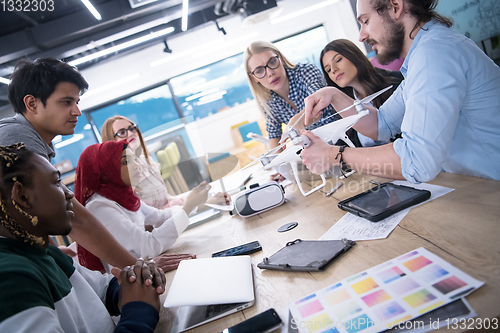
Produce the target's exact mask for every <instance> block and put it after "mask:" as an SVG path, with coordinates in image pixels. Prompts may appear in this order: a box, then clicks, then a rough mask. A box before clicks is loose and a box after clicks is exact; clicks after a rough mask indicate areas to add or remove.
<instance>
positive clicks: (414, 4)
mask: <svg viewBox="0 0 500 333" xmlns="http://www.w3.org/2000/svg"><path fill="white" fill-rule="evenodd" d="M437 2H438V1H437V0H425V1H422V0H358V3H357V11H358V21H359V23H360V24H361V31H360V38H359V39H360V41H366V42H367V43H368V44H370V45H372V46H373V49H374V51H375V52H376V55H377V60H378V61H379V62H380V63H382V64H387V63H389V62H391V61H392V60H394V59H397V58H399V57H405V61H404V63H403V65H402V67H401V72H402V74H403V76H404V77H405V80H404V81H403V82H402V83H401V85H400V86H399V87H398V89H397V90H396V92H395V93H394V94H393V95H392V96H391V97H390V98H389V99H388V100H387V101H386V102H385V103H384V104H383V105H382V106H381V107H380V109H379V110H376V109H375V108H373V107H370V106H366V108H367V109H368V110H369V111H370V114H369V115H367V116H365V117H363V118H361V120H360V121H359V122H358V123H357V124H356V125H355V126H354V128H355V129H356V130H357V131H358V132H360V133H362V134H364V135H366V136H369V137H371V138H372V139H374V140H388V139H389V138H391V137H394V135H395V134H397V133H399V132H401V133H402V138H400V139H396V140H395V141H394V142H392V143H389V144H386V145H383V146H379V147H372V148H345V149H344V148H340V147H338V146H329V145H327V144H326V143H324V142H323V141H322V140H321V139H320V138H318V137H317V136H315V135H314V134H312V133H311V132H305V135H307V136H308V137H309V138H310V139H311V141H312V145H311V146H310V147H309V148H307V149H304V150H303V152H302V158H303V162H304V164H305V165H306V166H307V167H308V168H309V169H310V170H312V171H313V172H315V173H322V172H324V171H325V170H327V169H329V168H330V167H332V166H333V165H338V164H339V163H340V161H341V160H342V162H345V163H346V164H347V165H348V166H349V167H351V168H352V169H354V170H357V171H361V172H364V173H369V174H372V175H377V176H381V177H386V178H394V179H406V180H408V181H410V182H413V183H418V182H426V181H429V180H432V179H433V178H434V177H436V175H437V174H438V173H439V172H441V171H447V172H453V173H460V174H465V175H471V176H477V177H484V178H490V179H496V180H500V68H499V67H498V66H497V65H496V64H495V63H494V62H493V61H492V60H491V59H490V58H489V57H488V56H486V55H485V54H484V52H482V51H481V50H480V49H479V48H478V47H477V45H476V44H475V43H474V42H473V41H472V40H470V39H468V38H467V37H465V36H463V35H461V34H459V33H457V32H454V31H453V30H452V29H451V26H452V22H451V21H450V20H449V19H447V18H445V17H443V16H441V15H439V14H437V13H436V12H435V11H434V9H435V7H436V5H437ZM352 103H353V100H352V99H351V98H349V97H348V96H346V95H345V94H343V93H341V92H340V91H338V90H336V89H335V88H332V87H327V88H323V89H321V90H319V91H317V92H316V93H315V94H313V95H311V96H309V97H308V98H306V100H305V105H306V116H305V123H306V124H308V123H309V122H310V119H312V118H313V117H315V116H317V114H318V113H319V112H320V110H321V109H323V108H324V107H325V105H328V104H332V105H333V107H334V108H335V109H336V110H341V109H343V108H345V107H347V106H349V105H351V104H352ZM354 114H356V111H355V109H354V108H352V109H351V110H349V111H347V112H344V113H342V114H341V115H342V116H343V117H347V116H350V115H354ZM339 152H340V153H339Z"/></svg>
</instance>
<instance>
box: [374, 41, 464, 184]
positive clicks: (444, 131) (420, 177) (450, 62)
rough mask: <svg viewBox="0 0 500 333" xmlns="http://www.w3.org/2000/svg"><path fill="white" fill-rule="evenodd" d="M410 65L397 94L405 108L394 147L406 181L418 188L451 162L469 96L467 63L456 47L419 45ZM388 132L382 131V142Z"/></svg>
mask: <svg viewBox="0 0 500 333" xmlns="http://www.w3.org/2000/svg"><path fill="white" fill-rule="evenodd" d="M409 60H410V64H411V65H410V66H409V67H408V73H407V76H406V79H405V84H404V89H403V90H401V91H400V89H398V91H400V94H401V95H402V97H403V98H402V100H403V101H404V106H405V113H404V118H403V120H402V123H401V132H402V136H403V137H402V139H398V140H396V141H395V142H394V150H395V152H396V154H397V155H398V156H399V157H400V159H401V168H402V173H403V177H404V178H406V179H407V180H408V181H410V182H413V183H418V182H426V181H429V180H432V179H433V178H434V177H435V176H436V175H437V174H438V173H439V172H440V171H441V168H442V165H443V162H444V161H445V160H446V158H447V154H448V149H449V147H450V145H451V142H452V139H453V136H454V134H455V129H456V127H457V123H458V117H459V113H460V110H461V108H462V105H463V101H464V98H465V94H466V89H467V77H466V76H467V68H468V64H467V61H466V60H465V59H464V57H463V56H462V55H461V54H460V52H456V50H455V49H454V46H453V45H450V44H443V43H433V42H428V43H425V44H422V45H419V46H418V47H417V48H416V49H415V50H414V52H413V53H412V54H411V59H409ZM396 99H397V100H396V101H395V103H398V104H399V103H400V102H399V96H397V97H396ZM398 106H399V105H398ZM380 119H381V118H380V117H379V122H380ZM382 121H385V120H384V119H383V120H382ZM381 127H384V126H383V124H379V131H380V128H381ZM389 128H390V126H389ZM386 133H387V132H385V130H382V132H379V139H380V135H386Z"/></svg>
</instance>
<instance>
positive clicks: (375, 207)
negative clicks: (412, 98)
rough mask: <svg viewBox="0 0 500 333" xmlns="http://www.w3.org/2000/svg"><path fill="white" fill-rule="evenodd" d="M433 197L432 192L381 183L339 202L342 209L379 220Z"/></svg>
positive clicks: (372, 219) (375, 220) (369, 218)
mask: <svg viewBox="0 0 500 333" xmlns="http://www.w3.org/2000/svg"><path fill="white" fill-rule="evenodd" d="M430 197H431V192H430V191H427V190H419V189H416V188H413V187H409V186H403V185H396V184H392V183H384V184H380V185H378V186H377V187H374V188H372V189H370V190H368V191H365V192H363V193H360V194H358V195H355V196H353V197H351V198H349V199H346V200H343V201H341V202H339V203H338V207H339V208H340V209H343V210H346V211H348V212H350V213H352V214H354V215H358V216H360V217H363V218H366V219H367V220H369V221H372V222H378V221H380V220H383V219H385V218H386V217H389V216H391V215H392V214H394V213H397V212H399V211H401V210H403V209H405V208H408V207H410V206H413V205H416V204H418V203H421V202H423V201H425V200H427V199H429V198H430Z"/></svg>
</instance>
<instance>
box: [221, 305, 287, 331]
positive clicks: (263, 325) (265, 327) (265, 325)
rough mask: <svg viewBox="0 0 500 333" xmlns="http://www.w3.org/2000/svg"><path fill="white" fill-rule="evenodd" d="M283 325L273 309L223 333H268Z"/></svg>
mask: <svg viewBox="0 0 500 333" xmlns="http://www.w3.org/2000/svg"><path fill="white" fill-rule="evenodd" d="M282 325H283V322H282V321H281V318H280V316H278V314H277V313H276V311H275V310H274V309H273V308H271V309H269V310H267V311H264V312H262V313H259V314H258V315H256V316H254V317H252V318H249V319H247V320H245V321H242V322H241V323H239V324H237V325H234V326H232V327H229V328H226V329H225V330H224V331H222V332H221V333H266V332H271V331H273V330H275V329H277V328H278V327H280V326H282Z"/></svg>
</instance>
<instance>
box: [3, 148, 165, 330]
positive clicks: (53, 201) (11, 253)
mask: <svg viewBox="0 0 500 333" xmlns="http://www.w3.org/2000/svg"><path fill="white" fill-rule="evenodd" d="M72 198H73V193H71V192H70V191H69V190H68V189H67V187H65V186H64V185H63V184H62V182H61V174H60V172H59V171H57V170H56V169H55V168H54V167H53V166H52V165H51V164H50V163H49V162H48V161H47V160H46V159H44V158H43V157H41V156H39V155H37V154H35V153H33V152H31V151H29V150H27V149H26V148H25V146H24V145H23V144H15V145H11V146H0V290H1V291H2V292H1V293H0V332H10V333H15V332H153V331H154V329H155V327H156V324H157V323H158V317H159V316H158V311H159V308H160V302H159V296H158V292H159V290H158V288H162V287H161V285H162V284H164V283H165V275H164V274H163V272H162V271H161V270H158V269H156V266H155V264H154V262H150V263H145V262H144V260H142V259H141V260H137V262H136V264H135V266H133V268H131V267H130V266H127V267H125V268H124V269H123V271H121V270H120V269H116V268H115V269H114V271H113V274H114V275H115V276H116V277H113V275H109V274H105V275H102V274H100V273H98V272H92V271H89V270H88V269H86V268H84V267H81V266H80V265H78V263H76V262H74V261H73V260H72V259H71V258H70V257H68V256H66V255H65V254H63V253H62V252H61V251H60V250H59V249H58V248H57V247H55V246H53V245H51V244H49V235H67V234H68V233H69V232H70V231H71V220H72V218H73V216H74V213H73V204H72V202H71V199H72ZM118 278H119V279H118ZM117 315H121V317H120V321H119V322H118V324H117V326H116V327H115V324H114V322H113V320H112V319H111V316H117Z"/></svg>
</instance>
